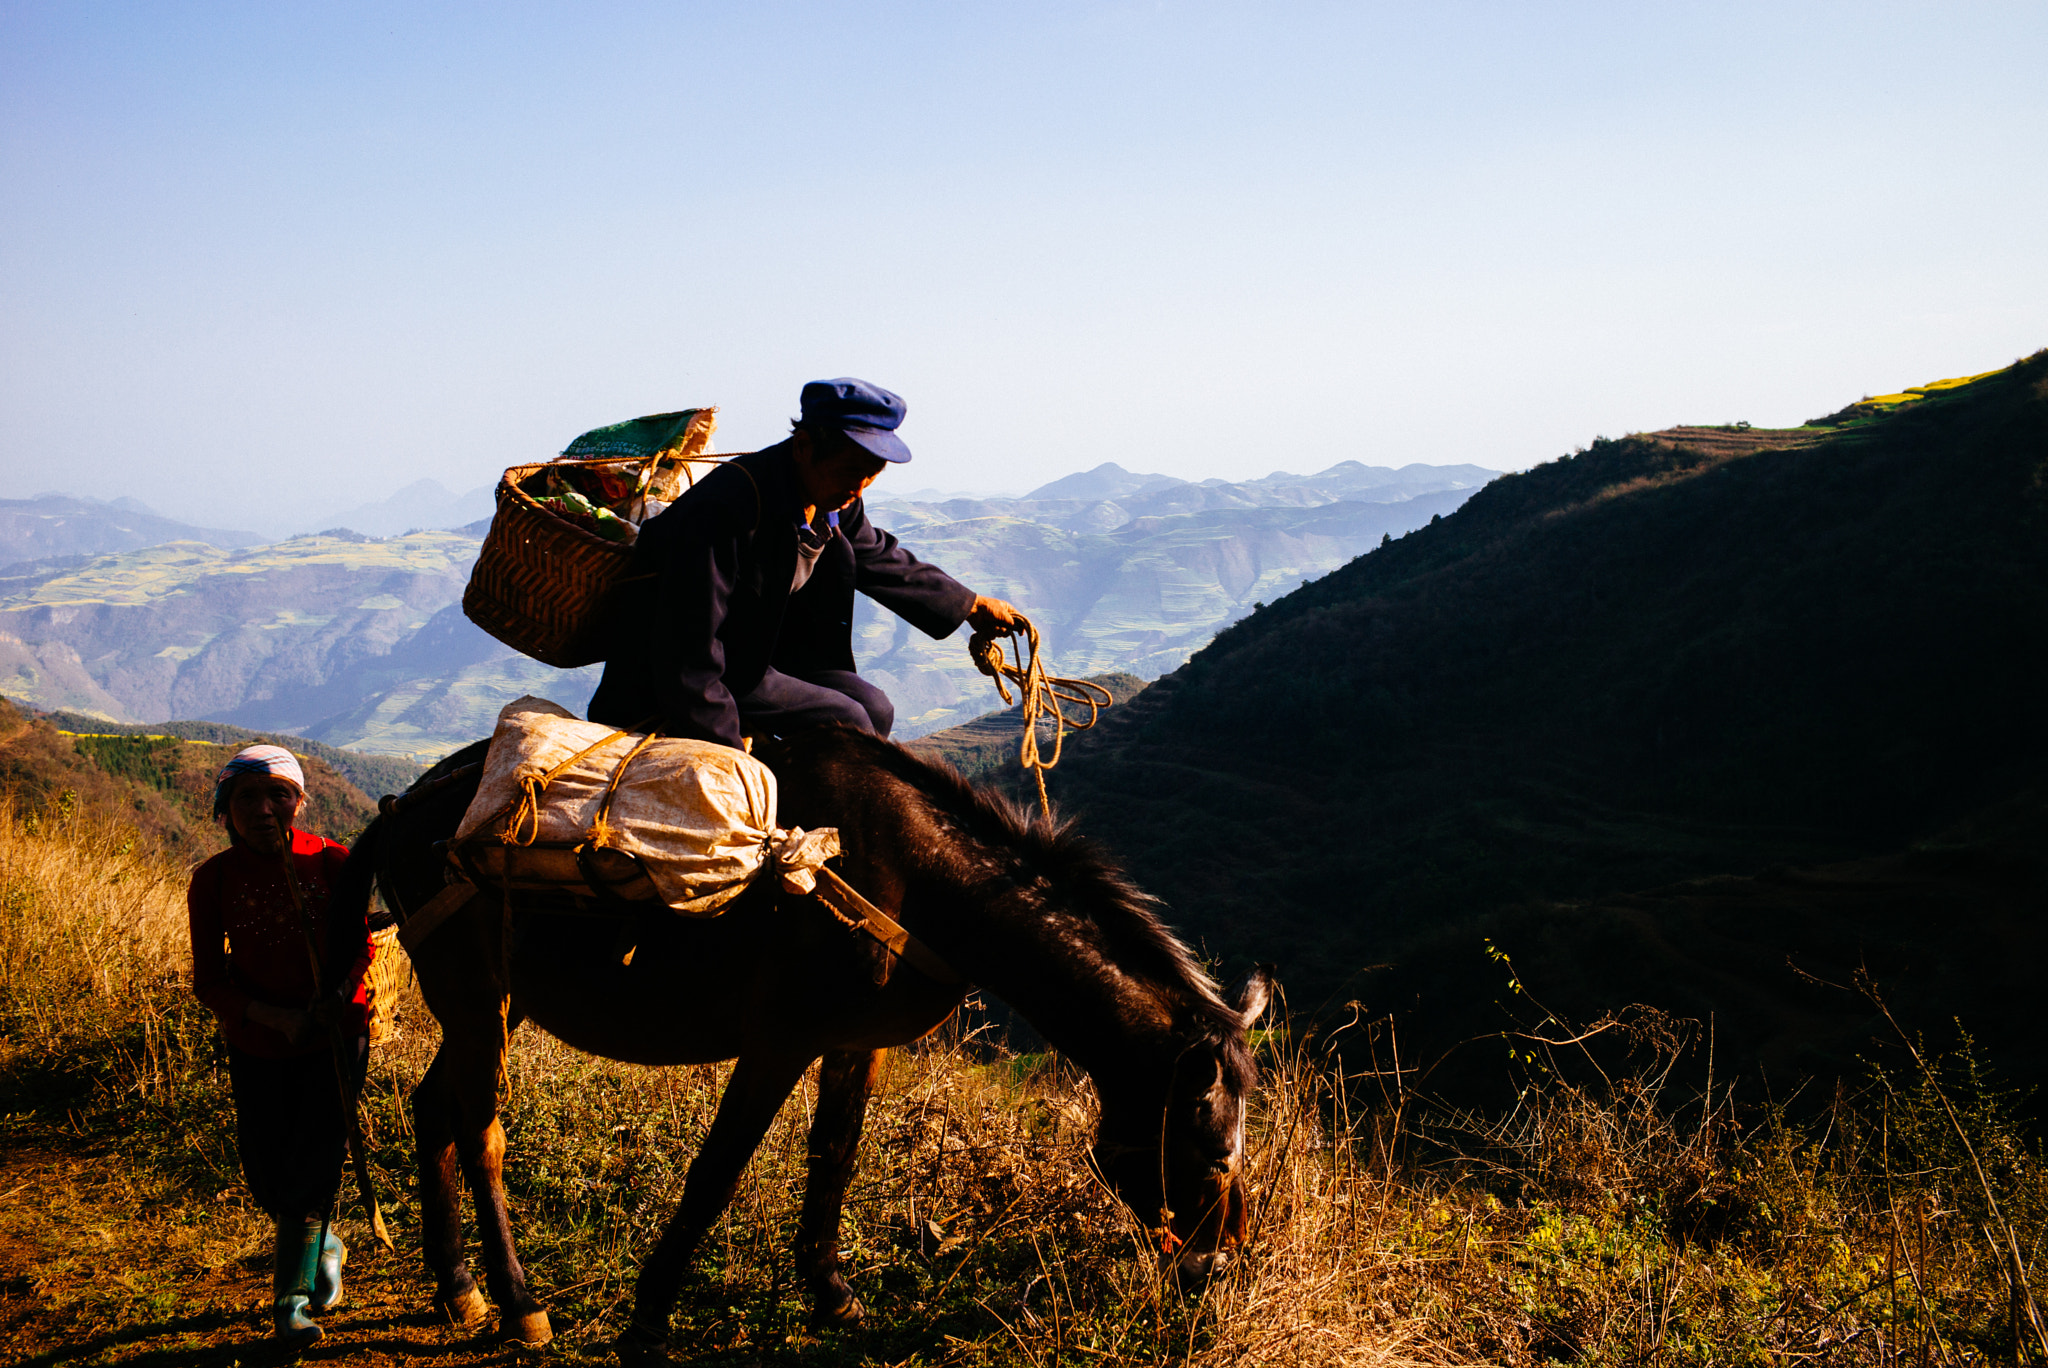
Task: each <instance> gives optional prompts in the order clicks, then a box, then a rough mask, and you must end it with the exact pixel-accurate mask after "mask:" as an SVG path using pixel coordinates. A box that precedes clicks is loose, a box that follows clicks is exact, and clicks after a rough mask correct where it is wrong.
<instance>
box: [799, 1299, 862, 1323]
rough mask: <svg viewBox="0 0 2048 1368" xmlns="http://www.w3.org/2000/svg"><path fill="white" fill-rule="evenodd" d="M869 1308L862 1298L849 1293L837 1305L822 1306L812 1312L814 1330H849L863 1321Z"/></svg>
mask: <svg viewBox="0 0 2048 1368" xmlns="http://www.w3.org/2000/svg"><path fill="white" fill-rule="evenodd" d="M867 1313H868V1309H867V1308H866V1307H865V1306H862V1305H861V1304H860V1298H859V1297H855V1296H852V1295H849V1296H848V1297H847V1298H846V1300H845V1301H843V1302H840V1303H839V1304H838V1305H836V1306H820V1307H818V1308H817V1309H816V1310H814V1311H812V1312H811V1329H813V1330H849V1329H852V1328H853V1327H854V1326H856V1325H859V1324H860V1323H861V1320H862V1318H864V1317H865V1316H866V1315H867Z"/></svg>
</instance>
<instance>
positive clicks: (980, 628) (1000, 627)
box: [967, 594, 1024, 635]
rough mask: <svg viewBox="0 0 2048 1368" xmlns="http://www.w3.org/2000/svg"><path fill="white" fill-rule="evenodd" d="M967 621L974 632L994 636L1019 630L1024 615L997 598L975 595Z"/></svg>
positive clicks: (968, 611) (1022, 623)
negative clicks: (998, 633)
mask: <svg viewBox="0 0 2048 1368" xmlns="http://www.w3.org/2000/svg"><path fill="white" fill-rule="evenodd" d="M967 621H968V622H970V623H971V624H973V626H974V630H975V631H977V632H984V633H987V634H989V635H994V634H995V633H997V632H1014V631H1018V630H1020V629H1021V628H1022V627H1023V625H1024V615H1023V614H1022V613H1019V612H1018V611H1017V610H1016V609H1015V608H1012V607H1011V606H1010V605H1009V604H1007V603H1005V602H1003V600H1001V599H999V598H990V597H989V596H988V595H987V594H976V595H975V596H974V605H973V606H972V607H970V608H969V609H968V610H967Z"/></svg>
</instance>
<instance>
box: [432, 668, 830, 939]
mask: <svg viewBox="0 0 2048 1368" xmlns="http://www.w3.org/2000/svg"><path fill="white" fill-rule="evenodd" d="M622 765H623V766H624V770H623V772H621V770H620V767H621V766H622ZM615 779H616V783H615V782H614V780H615ZM608 795H609V803H608V804H607V796H608ZM455 839H456V842H457V843H458V844H459V843H462V842H467V841H472V840H492V839H495V840H497V841H501V842H502V843H503V844H505V845H507V846H540V847H555V848H561V847H573V846H577V845H589V846H591V847H593V848H595V849H611V850H617V851H621V852H623V853H625V854H628V855H632V856H634V857H636V858H637V859H638V860H639V861H640V863H641V865H642V867H643V868H645V869H646V871H647V876H648V879H649V880H650V881H651V882H652V883H653V885H654V889H655V892H656V895H657V896H658V897H659V898H660V899H661V901H663V902H664V903H666V904H668V906H669V907H671V908H673V909H675V910H676V911H678V912H684V913H689V914H692V915H696V916H704V915H707V914H710V913H713V912H716V911H718V910H719V909H720V908H721V907H723V906H724V905H725V904H726V903H727V902H730V901H731V900H732V899H734V898H736V897H738V896H739V895H740V894H741V893H742V892H744V891H745V890H746V887H747V885H748V884H750V883H752V882H753V881H754V879H756V878H757V877H759V876H760V874H761V872H762V870H763V869H764V868H772V869H773V870H774V871H775V872H776V873H777V874H779V875H780V876H781V878H782V881H783V886H784V887H785V888H787V889H789V891H790V892H792V893H808V892H810V891H811V889H812V888H814V887H815V886H816V883H817V874H816V871H817V869H818V868H819V867H820V866H822V865H823V864H824V862H825V861H826V860H829V859H831V858H832V857H833V856H834V855H837V854H838V853H839V832H838V831H837V829H836V828H831V827H825V828H820V829H819V830H816V831H811V832H806V831H804V830H802V829H801V828H798V829H796V830H793V831H785V830H782V829H781V828H779V827H777V826H776V825H775V775H774V773H773V772H772V771H771V770H769V768H768V767H767V766H766V765H764V764H762V763H761V762H760V761H759V760H756V759H755V758H754V757H753V756H751V755H749V754H747V753H746V752H745V751H739V750H734V749H733V748H732V747H730V746H721V745H718V744H717V743H716V742H711V741H685V740H681V739H677V738H670V737H655V738H652V739H650V738H648V737H646V736H641V735H636V734H633V733H630V732H627V733H621V732H619V731H617V730H616V729H614V728H612V727H607V726H604V725H602V724H601V723H596V722H585V721H583V720H582V719H580V718H578V717H577V716H576V715H575V714H574V713H572V712H569V711H568V710H567V709H565V708H561V707H558V706H556V705H555V704H553V703H550V702H548V701H547V700H546V699H544V698H531V697H529V698H521V699H517V700H515V701H514V702H511V703H508V704H506V705H505V708H504V710H503V711H502V712H500V713H499V714H498V726H497V729H496V730H495V731H494V732H492V734H491V745H490V750H489V752H488V753H487V754H486V755H485V757H484V773H483V781H482V783H481V785H480V786H479V787H478V789H477V793H476V798H475V799H474V800H473V801H472V802H471V803H470V805H469V811H468V812H467V813H465V814H464V815H463V818H462V825H461V826H460V827H458V828H457V829H456V832H455Z"/></svg>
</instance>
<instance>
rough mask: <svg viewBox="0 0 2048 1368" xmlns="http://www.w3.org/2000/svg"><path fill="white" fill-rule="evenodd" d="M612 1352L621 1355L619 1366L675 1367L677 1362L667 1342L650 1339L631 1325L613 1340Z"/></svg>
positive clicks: (640, 1367)
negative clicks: (669, 1351)
mask: <svg viewBox="0 0 2048 1368" xmlns="http://www.w3.org/2000/svg"><path fill="white" fill-rule="evenodd" d="M612 1352H613V1353H615V1354H617V1355H618V1356H619V1368H673V1365H674V1364H675V1360H674V1359H672V1358H670V1357H669V1356H668V1345H667V1343H666V1342H664V1341H662V1340H657V1339H648V1338H646V1337H645V1336H643V1335H642V1334H640V1333H639V1332H638V1331H636V1330H634V1329H633V1328H632V1327H631V1326H628V1327H627V1328H626V1331H625V1333H624V1334H622V1335H620V1336H619V1337H618V1338H617V1339H615V1340H613V1341H612Z"/></svg>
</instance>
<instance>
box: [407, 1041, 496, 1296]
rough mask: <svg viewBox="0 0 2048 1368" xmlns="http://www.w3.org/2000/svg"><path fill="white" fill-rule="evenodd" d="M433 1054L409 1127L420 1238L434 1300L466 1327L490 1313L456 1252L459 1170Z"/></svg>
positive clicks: (443, 1072) (442, 1073)
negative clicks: (416, 1168) (415, 1150)
mask: <svg viewBox="0 0 2048 1368" xmlns="http://www.w3.org/2000/svg"><path fill="white" fill-rule="evenodd" d="M446 1081H447V1069H446V1066H445V1065H444V1064H443V1063H442V1060H441V1058H440V1057H439V1056H438V1055H437V1056H435V1059H434V1062H433V1063H432V1064H430V1065H429V1066H428V1067H427V1073H426V1077H424V1078H422V1079H421V1080H420V1084H419V1087H417V1088H415V1089H414V1090H413V1094H412V1129H413V1139H414V1143H415V1144H416V1145H417V1147H418V1153H419V1163H420V1243H421V1245H422V1246H423V1249H424V1253H425V1254H426V1258H427V1267H428V1268H430V1269H432V1270H433V1272H434V1306H435V1309H437V1310H438V1311H440V1313H441V1314H442V1315H444V1316H446V1317H447V1318H448V1319H449V1320H450V1321H451V1322H453V1323H454V1324H455V1325H457V1326H460V1327H461V1328H463V1329H465V1330H468V1329H474V1328H475V1327H476V1326H478V1325H480V1324H482V1323H483V1321H484V1319H485V1318H486V1317H487V1316H489V1315H490V1313H491V1312H490V1307H489V1306H487V1305H485V1303H484V1294H483V1293H481V1292H479V1291H477V1288H476V1279H474V1278H472V1277H471V1276H470V1274H469V1263H468V1261H467V1260H466V1259H464V1258H463V1256H462V1170H461V1165H460V1163H459V1162H458V1161H457V1159H456V1155H455V1127H454V1115H453V1108H452V1106H451V1104H450V1103H449V1100H448V1097H447V1094H446V1093H445V1092H444V1091H443V1085H444V1084H445V1083H446Z"/></svg>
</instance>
